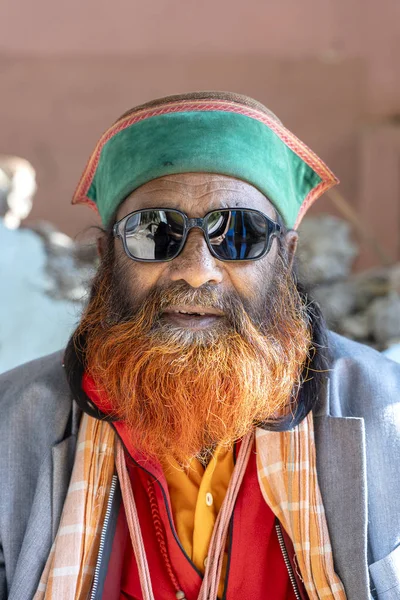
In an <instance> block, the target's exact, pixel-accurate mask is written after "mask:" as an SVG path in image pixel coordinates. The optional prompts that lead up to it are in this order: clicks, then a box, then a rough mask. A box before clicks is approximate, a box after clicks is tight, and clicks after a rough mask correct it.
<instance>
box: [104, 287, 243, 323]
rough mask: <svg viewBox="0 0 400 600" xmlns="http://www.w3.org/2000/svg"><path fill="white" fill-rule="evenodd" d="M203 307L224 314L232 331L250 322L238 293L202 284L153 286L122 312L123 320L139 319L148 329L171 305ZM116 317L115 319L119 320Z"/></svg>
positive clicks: (118, 303) (116, 304) (115, 302)
mask: <svg viewBox="0 0 400 600" xmlns="http://www.w3.org/2000/svg"><path fill="white" fill-rule="evenodd" d="M116 300H117V299H116V298H115V297H114V298H113V299H112V306H113V307H114V309H115V307H116V306H119V307H120V308H121V307H122V302H121V301H116ZM178 305H179V306H182V307H184V306H190V305H196V306H202V307H204V308H206V309H207V308H208V309H215V310H218V311H220V312H222V313H223V314H224V318H225V320H226V321H227V322H228V323H229V324H230V325H231V326H233V327H234V328H235V329H241V328H242V326H243V322H244V320H245V319H248V318H249V317H250V320H253V318H254V314H252V313H253V311H252V307H250V306H249V305H248V303H247V302H246V300H244V299H242V298H241V297H240V296H239V295H238V294H237V292H235V291H233V290H231V291H229V293H228V292H222V291H220V290H217V289H216V288H215V287H214V286H213V285H210V284H204V285H202V286H201V288H193V287H191V286H190V285H189V284H187V283H186V282H185V281H178V282H171V283H168V284H166V285H163V286H159V285H158V286H155V287H153V288H152V289H151V290H150V291H149V293H148V294H147V296H146V298H145V299H144V300H142V301H141V302H139V303H137V304H136V305H135V304H134V305H130V306H129V307H126V308H125V310H123V313H124V314H123V315H121V313H120V311H117V312H119V313H120V314H119V315H118V317H119V318H120V317H121V316H123V317H124V318H123V320H131V319H137V318H141V319H143V322H147V324H148V326H150V325H154V324H155V323H156V322H158V321H159V320H160V319H161V317H162V314H163V313H164V312H165V311H166V310H167V309H169V308H170V307H173V306H178ZM118 317H117V318H118Z"/></svg>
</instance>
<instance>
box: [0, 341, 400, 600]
mask: <svg viewBox="0 0 400 600" xmlns="http://www.w3.org/2000/svg"><path fill="white" fill-rule="evenodd" d="M330 342H331V345H332V351H333V355H334V357H335V361H334V365H333V369H332V371H331V373H330V376H329V385H328V386H327V390H326V392H325V393H324V394H323V397H322V398H321V399H320V402H319V405H318V407H317V408H316V410H314V413H313V414H314V423H315V435H316V446H317V471H318V478H319V484H320V488H321V493H322V497H323V502H324V506H325V510H326V516H327V520H328V527H329V532H330V536H331V542H332V547H333V556H334V561H335V568H336V571H337V573H338V575H339V576H340V578H341V580H342V581H343V584H344V586H345V589H346V593H347V598H348V600H371V598H378V599H379V600H400V500H399V499H400V477H399V474H400V364H396V363H394V362H392V361H390V360H388V359H386V358H385V357H384V356H382V355H380V354H378V353H377V352H375V351H374V350H371V349H370V348H367V347H365V346H361V345H360V344H356V343H354V342H351V341H349V340H346V339H344V338H341V337H339V336H337V335H335V334H331V337H330ZM61 362H62V354H61V353H56V354H53V355H50V356H47V357H45V358H42V359H39V360H36V361H33V362H31V363H28V364H26V365H23V366H21V367H18V368H17V369H14V370H13V371H9V372H8V373H5V374H3V375H2V376H1V377H0V411H1V412H0V414H1V422H0V600H4V599H5V598H9V600H31V598H32V597H33V595H34V592H35V591H36V588H37V585H38V581H39V578H40V575H41V572H42V569H43V566H44V564H45V561H46V559H47V556H48V553H49V551H50V548H51V544H52V541H53V539H54V536H55V534H56V532H57V527H58V523H59V519H60V515H61V510H62V507H63V502H64V498H65V495H66V491H67V488H68V482H69V478H70V474H71V469H72V465H73V458H74V451H75V445H76V436H77V431H78V427H79V421H80V416H81V413H80V410H79V408H78V407H77V405H76V403H75V402H74V401H73V399H72V398H71V393H70V390H69V387H68V385H67V381H66V378H65V374H64V371H63V369H62V365H61ZM106 568H107V561H106V560H105V561H103V563H102V573H100V581H101V580H102V578H104V572H105V571H106ZM99 589H101V586H100V588H99ZM100 597H101V593H100V592H99V594H98V595H96V598H100ZM60 600H61V599H60ZM62 600H69V599H62ZM244 600H245V599H244ZM246 600H247V599H246ZM248 600H250V599H248Z"/></svg>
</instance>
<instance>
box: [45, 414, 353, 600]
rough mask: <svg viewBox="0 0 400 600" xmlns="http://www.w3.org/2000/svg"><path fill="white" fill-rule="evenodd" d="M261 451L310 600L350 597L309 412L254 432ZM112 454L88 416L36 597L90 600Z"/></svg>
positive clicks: (263, 474) (263, 478)
mask: <svg viewBox="0 0 400 600" xmlns="http://www.w3.org/2000/svg"><path fill="white" fill-rule="evenodd" d="M256 451H257V471H258V480H259V484H260V489H261V492H262V494H263V497H264V499H265V501H266V502H267V503H268V505H269V506H270V508H271V509H272V511H273V512H274V513H275V515H276V516H277V517H278V519H279V520H280V522H281V523H282V525H283V527H284V528H285V530H286V531H287V533H288V534H289V535H290V537H291V539H292V542H293V546H294V549H295V552H296V559H297V562H298V566H299V571H300V575H301V578H302V580H303V583H304V585H305V588H306V590H307V593H308V595H309V598H310V600H320V599H327V598H333V599H334V600H345V599H346V594H345V591H344V588H343V585H342V583H341V581H340V579H339V577H338V576H337V575H336V573H335V571H334V565H333V557H332V548H331V544H330V540H329V532H328V527H327V523H326V518H325V511H324V506H323V503H322V497H321V493H320V490H319V486H318V479H317V471H316V452H315V442H314V428H313V418H312V413H309V415H308V416H307V417H306V418H305V419H303V421H302V422H301V423H300V424H299V425H298V426H297V427H295V428H294V429H292V430H290V431H284V432H271V431H264V430H262V429H257V430H256ZM114 454H115V434H114V430H113V429H112V427H111V426H110V425H109V424H107V423H104V422H101V421H98V420H96V419H94V418H92V417H89V416H88V415H86V414H85V415H83V417H82V422H81V425H80V430H79V436H78V445H77V451H76V457H75V463H74V468H73V471H72V477H71V482H70V485H69V489H68V493H67V498H66V500H65V503H64V508H63V512H62V516H61V521H60V526H59V529H58V532H57V535H56V538H55V540H54V544H53V547H52V549H51V552H50V554H49V557H48V560H47V563H46V566H45V569H44V571H43V574H42V577H41V580H40V584H39V587H38V590H37V592H36V595H35V597H34V600H61V599H62V598H65V599H67V598H68V599H72V598H73V599H74V600H87V599H88V597H89V594H90V589H91V586H92V582H93V575H94V569H95V566H96V559H97V555H98V550H99V543H100V533H101V528H102V524H103V520H104V515H105V510H106V504H107V499H108V493H109V489H110V484H111V479H112V476H113V474H114V468H115V456H114ZM232 479H234V478H232ZM122 491H123V492H124V490H122ZM229 491H230V490H229V487H228V491H227V497H228V496H229ZM221 511H222V508H221ZM146 600H147V598H146Z"/></svg>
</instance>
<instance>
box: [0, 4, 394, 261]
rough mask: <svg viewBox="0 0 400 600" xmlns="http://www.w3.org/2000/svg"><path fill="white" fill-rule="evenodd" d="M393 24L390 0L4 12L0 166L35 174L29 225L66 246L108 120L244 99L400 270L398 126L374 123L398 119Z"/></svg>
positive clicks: (83, 220)
mask: <svg viewBox="0 0 400 600" xmlns="http://www.w3.org/2000/svg"><path fill="white" fill-rule="evenodd" d="M399 22H400V4H399V3H398V2H397V0H380V1H379V2H376V0H329V1H328V0H303V1H302V2H298V1H296V0H281V1H280V2H265V0H264V1H257V0H250V1H247V2H245V3H244V2H239V1H238V0H229V1H228V0H223V1H222V0H221V1H218V0H214V1H210V0H203V1H202V2H201V3H198V2H194V1H192V0H190V1H186V2H184V1H182V0H168V2H167V1H166V0H153V1H152V2H147V3H140V4H139V3H138V2H136V3H135V2H133V1H132V0H126V1H122V0H116V1H114V2H113V3H110V2H105V1H104V0H97V1H95V0H86V1H85V0H79V1H78V0H70V1H69V2H68V3H63V6H61V3H55V2H51V1H50V0H36V1H35V2H31V1H29V2H28V0H3V2H2V3H1V4H0V67H1V70H0V78H1V79H0V85H1V112H0V132H1V136H0V153H14V154H17V155H21V156H24V157H25V158H27V159H29V160H30V161H31V162H32V164H33V165H34V166H35V168H36V169H37V172H38V180H39V192H38V195H37V198H36V200H35V207H34V210H33V213H32V218H33V219H37V218H47V219H50V220H52V221H54V222H56V223H57V225H59V226H60V227H61V228H62V229H63V230H64V231H66V232H68V233H71V234H75V233H77V232H78V231H80V230H82V229H83V228H84V227H85V226H86V225H88V224H90V223H94V222H96V219H95V217H94V216H92V215H91V213H90V212H89V211H88V209H86V208H82V207H74V208H72V207H70V206H69V201H70V197H71V195H72V192H73V189H74V186H75V185H76V183H77V181H78V178H79V175H80V173H81V171H82V168H83V166H84V164H85V162H86V160H87V158H88V155H89V153H90V152H91V150H92V148H93V145H94V143H95V142H96V140H97V138H98V136H99V135H100V134H101V133H102V131H103V130H104V129H105V128H106V127H107V126H108V125H109V124H110V123H111V122H112V121H113V120H114V119H115V118H116V117H117V116H118V115H119V114H120V113H122V112H123V111H125V110H126V109H127V108H129V107H131V106H133V105H135V104H136V103H138V102H141V101H145V100H148V99H150V98H153V97H157V96H162V95H166V94H169V93H175V92H179V91H188V90H194V89H230V90H233V91H238V92H243V93H247V94H249V95H253V96H255V97H256V98H258V99H259V100H261V101H263V102H264V103H266V104H267V106H269V107H270V108H271V109H272V110H274V111H275V112H276V113H277V114H278V115H279V116H280V117H281V118H282V120H283V121H284V122H285V124H286V125H287V126H288V127H289V128H291V129H292V130H293V131H294V132H295V133H296V134H297V135H299V136H300V137H301V138H302V139H304V141H305V142H306V143H308V144H309V145H310V146H311V147H312V148H313V149H314V150H316V151H317V152H318V153H320V154H321V155H322V157H323V158H324V159H325V160H326V161H327V162H328V164H329V165H330V166H331V167H332V168H333V169H334V171H335V172H336V173H337V175H338V176H339V178H340V179H341V181H342V186H341V191H342V193H343V194H344V195H345V196H346V197H347V198H348V199H349V200H350V201H351V202H352V204H353V206H354V207H355V208H356V210H357V211H358V213H359V214H360V217H361V218H364V219H365V220H366V221H367V222H368V223H369V224H370V225H371V226H372V225H373V226H374V227H375V228H377V230H378V231H379V235H380V242H381V244H383V245H384V246H385V250H386V251H387V253H389V254H390V255H391V256H393V258H394V257H397V258H400V242H399V239H400V235H399V232H400V215H399V203H400V198H399V193H400V192H399V189H400V186H399V165H400V161H399V158H400V157H399V154H400V150H399V146H398V144H397V142H396V141H393V139H394V138H396V136H397V131H398V125H395V124H394V122H393V124H391V125H390V124H389V125H388V124H387V123H388V122H390V119H391V118H392V117H393V116H394V115H396V114H400V77H399V67H398V59H399V57H400V36H399V33H398V32H399ZM396 139H397V138H396ZM383 180H384V181H385V185H384V186H383V187H381V185H380V183H381V181H383ZM396 186H397V187H396ZM371 190H374V191H373V193H372V192H371ZM377 195H379V196H380V197H379V199H378V198H377V197H376V196H377ZM381 205H382V206H383V205H384V206H385V211H389V219H390V224H391V225H390V235H388V232H387V229H386V230H385V223H387V217H388V215H387V214H386V215H385V216H382V217H381V216H379V206H381ZM313 210H314V211H318V210H331V203H330V201H329V199H327V198H323V199H321V200H320V201H319V202H318V203H317V205H316V207H315V209H313ZM377 211H378V215H377ZM363 260H364V263H365V264H367V263H369V264H371V263H372V262H373V261H374V257H373V256H372V255H371V254H370V253H368V251H367V250H365V252H364V259H363Z"/></svg>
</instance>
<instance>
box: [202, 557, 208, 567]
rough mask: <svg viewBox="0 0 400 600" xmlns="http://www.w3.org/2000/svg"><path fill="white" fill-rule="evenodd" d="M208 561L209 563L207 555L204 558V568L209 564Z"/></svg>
mask: <svg viewBox="0 0 400 600" xmlns="http://www.w3.org/2000/svg"><path fill="white" fill-rule="evenodd" d="M207 563H208V556H206V557H205V559H204V563H203V564H204V568H205V567H206V566H207Z"/></svg>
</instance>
